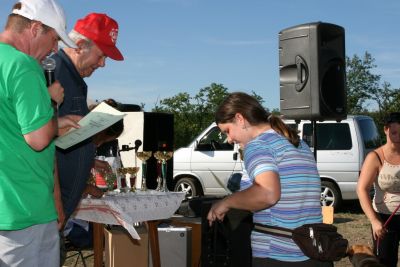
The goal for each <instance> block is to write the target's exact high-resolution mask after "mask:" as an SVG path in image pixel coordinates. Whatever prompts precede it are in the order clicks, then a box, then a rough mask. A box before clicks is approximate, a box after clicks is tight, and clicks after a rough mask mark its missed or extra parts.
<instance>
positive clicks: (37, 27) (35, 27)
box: [30, 21, 42, 38]
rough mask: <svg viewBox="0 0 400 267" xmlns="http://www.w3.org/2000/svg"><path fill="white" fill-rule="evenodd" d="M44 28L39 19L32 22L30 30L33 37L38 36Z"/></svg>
mask: <svg viewBox="0 0 400 267" xmlns="http://www.w3.org/2000/svg"><path fill="white" fill-rule="evenodd" d="M41 30H42V23H41V22H39V21H34V22H32V23H31V27H30V32H31V34H32V36H33V38H35V37H37V36H38V35H39V34H40V32H41Z"/></svg>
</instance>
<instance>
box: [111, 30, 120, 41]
mask: <svg viewBox="0 0 400 267" xmlns="http://www.w3.org/2000/svg"><path fill="white" fill-rule="evenodd" d="M110 37H111V41H112V42H113V43H114V44H115V43H116V42H117V37H118V29H111V31H110Z"/></svg>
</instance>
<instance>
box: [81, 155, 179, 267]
mask: <svg viewBox="0 0 400 267" xmlns="http://www.w3.org/2000/svg"><path fill="white" fill-rule="evenodd" d="M152 154H153V153H152V152H151V151H142V152H136V157H137V158H139V159H140V160H141V161H142V177H141V178H142V180H141V183H140V184H141V187H140V188H138V189H137V188H136V186H135V182H136V174H137V172H138V171H139V167H136V166H135V167H125V168H122V167H121V168H118V169H116V170H114V172H110V173H107V174H104V178H105V180H106V184H107V187H108V191H107V192H106V193H105V194H104V196H103V197H102V198H90V197H87V198H84V199H82V201H81V203H80V204H79V206H78V208H77V210H76V212H75V214H74V217H75V218H78V219H82V220H87V221H91V222H93V235H94V247H93V250H94V266H95V267H97V266H103V250H104V244H103V242H104V232H103V228H104V224H110V225H121V226H123V227H124V228H125V229H126V230H127V231H128V232H129V234H130V235H131V236H132V237H133V238H134V239H140V237H139V235H138V233H137V232H136V230H135V228H134V225H135V224H138V223H141V222H145V223H146V224H147V226H148V231H149V240H150V248H151V251H152V261H153V266H154V267H159V266H160V253H159V246H158V230H157V225H158V223H159V220H162V219H167V218H170V217H171V216H172V215H173V214H174V213H175V211H176V210H177V209H178V208H179V206H180V204H181V202H182V200H183V199H184V198H185V193H181V192H169V191H168V189H167V182H166V176H167V164H166V163H167V160H169V159H171V158H172V154H173V152H168V151H156V152H154V154H153V156H154V157H155V158H156V159H157V172H158V178H157V188H156V189H155V190H149V189H147V186H146V168H147V163H146V161H147V160H148V159H149V158H150V157H151V156H152ZM128 179H129V180H128ZM115 183H116V184H117V189H114V187H115Z"/></svg>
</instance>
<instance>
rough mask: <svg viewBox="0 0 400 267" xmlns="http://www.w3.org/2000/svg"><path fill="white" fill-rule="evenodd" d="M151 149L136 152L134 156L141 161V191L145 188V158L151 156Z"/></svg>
mask: <svg viewBox="0 0 400 267" xmlns="http://www.w3.org/2000/svg"><path fill="white" fill-rule="evenodd" d="M151 154H152V152H151V151H142V152H136V156H137V157H138V158H139V159H140V160H141V161H142V188H141V190H142V191H146V190H147V186H146V172H147V162H146V161H147V160H148V159H149V158H150V157H151Z"/></svg>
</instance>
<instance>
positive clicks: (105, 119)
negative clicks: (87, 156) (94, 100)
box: [55, 102, 126, 149]
mask: <svg viewBox="0 0 400 267" xmlns="http://www.w3.org/2000/svg"><path fill="white" fill-rule="evenodd" d="M125 115H126V114H124V113H122V112H120V111H118V110H116V109H115V108H113V107H111V106H109V105H107V104H106V103H104V102H102V103H100V104H99V105H98V106H97V107H95V108H94V109H93V110H92V111H91V112H90V113H88V114H87V115H86V116H85V117H83V118H82V119H81V120H80V121H79V125H80V126H81V127H80V128H79V129H75V128H72V129H70V130H69V131H68V132H67V133H66V134H64V135H63V136H60V137H58V138H57V139H56V141H55V145H56V146H57V147H59V148H62V149H67V148H69V147H71V146H73V145H76V144H78V143H80V142H82V141H84V140H86V139H87V138H89V137H91V136H93V135H95V134H96V133H98V132H101V131H103V130H104V129H106V128H108V127H110V126H111V125H113V124H114V123H116V122H117V121H119V120H120V119H122V118H123V117H124V116H125Z"/></svg>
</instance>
